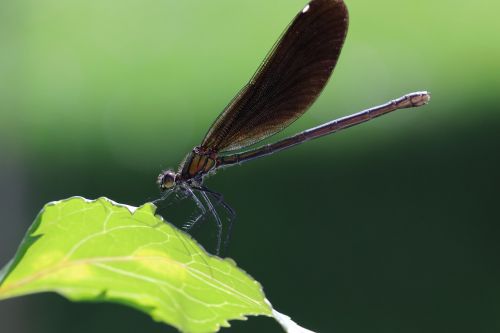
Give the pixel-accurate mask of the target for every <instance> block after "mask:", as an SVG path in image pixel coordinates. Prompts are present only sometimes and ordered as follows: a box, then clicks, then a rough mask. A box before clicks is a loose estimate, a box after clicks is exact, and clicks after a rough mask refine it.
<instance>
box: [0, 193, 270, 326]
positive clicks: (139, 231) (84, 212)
mask: <svg viewBox="0 0 500 333" xmlns="http://www.w3.org/2000/svg"><path fill="white" fill-rule="evenodd" d="M155 209H156V207H155V206H154V205H152V204H145V205H143V206H141V207H139V208H134V207H129V206H125V205H120V204H117V203H114V202H112V201H111V200H109V199H105V198H100V199H98V200H95V201H89V200H86V199H83V198H79V197H75V198H70V199H67V200H63V201H59V202H54V203H50V204H47V205H46V206H45V207H44V209H43V210H42V211H41V213H40V214H39V215H38V217H37V219H36V220H35V222H34V223H33V225H32V226H31V228H30V229H29V230H28V233H27V235H26V236H25V238H24V240H23V242H22V244H21V245H20V247H19V249H18V252H17V253H16V255H15V257H14V259H13V260H12V261H11V262H10V263H9V264H8V265H7V266H5V267H4V268H3V269H2V270H1V271H0V299H5V298H11V297H15V296H21V295H26V294H32V293H39V292H47V291H53V292H57V293H59V294H61V295H63V296H65V297H67V298H69V299H71V300H74V301H109V302H117V303H121V304H125V305H128V306H132V307H134V308H136V309H139V310H141V311H143V312H146V313H148V314H149V315H151V316H152V317H153V318H154V319H155V320H157V321H162V322H165V323H168V324H170V325H172V326H175V327H176V328H178V329H179V330H180V331H183V332H215V331H217V330H218V329H219V327H221V326H229V323H228V320H231V319H245V318H246V316H248V315H266V316H273V315H275V314H274V313H273V311H274V310H273V309H272V308H271V305H270V303H269V302H267V300H266V299H265V297H264V294H263V292H262V288H261V286H260V284H259V283H258V282H256V281H255V280H253V279H252V278H251V277H250V276H249V275H248V274H246V273H245V272H243V271H242V270H240V269H239V268H237V267H236V264H235V263H234V262H233V261H232V260H231V259H221V258H218V257H215V256H212V255H209V254H207V253H206V252H205V251H204V250H203V248H201V247H200V246H199V245H198V244H197V243H196V242H195V241H194V240H193V239H192V238H191V237H190V236H189V235H187V234H185V233H184V232H182V231H180V230H178V229H176V228H175V227H173V226H172V225H170V224H168V223H166V222H165V221H163V220H162V219H161V217H159V216H156V215H155V214H154V213H155Z"/></svg>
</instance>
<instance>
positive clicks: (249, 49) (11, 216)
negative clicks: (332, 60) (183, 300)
mask: <svg viewBox="0 0 500 333" xmlns="http://www.w3.org/2000/svg"><path fill="white" fill-rule="evenodd" d="M304 5H305V1H304V0H273V1H268V0H252V1H235V0H215V1H202V0H189V1H172V0H162V1H159V0H142V1H137V0H135V1H134V0H123V1H115V0H113V1H111V0H99V1H97V0H73V1H60V0H36V1H34V0H17V1H1V2H0V199H1V200H0V264H1V265H3V264H4V263H6V262H7V260H8V259H9V258H11V257H12V256H13V255H14V252H15V250H16V247H17V245H18V243H19V242H20V240H21V238H22V236H23V234H24V232H25V230H26V228H27V227H28V225H29V224H30V223H31V221H32V220H33V219H34V217H35V215H36V214H37V212H38V211H39V210H40V209H41V207H42V206H43V204H45V203H46V202H48V201H52V200H56V199H62V198H66V197H69V196H73V195H82V196H85V197H87V198H97V197H99V196H107V197H110V198H112V199H114V200H116V201H118V202H123V203H128V204H132V205H140V204H142V203H143V202H145V201H147V200H150V199H152V198H156V197H157V196H158V192H157V189H156V185H155V178H156V176H157V174H158V172H159V171H160V170H161V169H163V168H167V167H175V166H177V164H178V163H179V161H180V160H181V159H182V158H183V157H184V155H185V154H186V153H187V152H189V150H190V149H191V148H192V147H193V146H195V145H197V144H199V143H200V141H201V139H202V138H203V136H204V135H205V133H206V130H207V129H208V127H209V125H210V124H211V123H212V121H213V120H214V119H215V117H216V116H217V115H218V114H219V112H220V111H221V110H222V109H223V108H224V106H225V105H226V103H227V102H228V101H229V100H230V99H231V98H232V97H233V96H234V95H235V94H236V92H237V91H238V90H239V89H240V88H241V87H242V86H243V84H245V83H246V81H247V80H248V79H249V78H250V76H251V75H252V74H253V71H254V70H255V69H256V68H257V66H258V65H259V63H260V61H261V60H262V59H263V57H264V56H265V54H266V53H267V51H268V50H269V49H270V47H271V46H272V45H273V43H274V42H275V40H276V39H277V38H278V36H279V35H280V33H281V32H282V31H283V29H284V28H285V27H286V25H287V24H288V23H289V21H290V20H291V19H292V18H293V17H294V15H295V14H296V13H297V12H298V11H299V10H300V9H302V7H303V6H304ZM347 5H348V7H349V9H350V18H351V20H350V22H351V23H350V30H349V33H348V37H347V42H346V44H345V47H344V50H343V53H342V55H341V58H340V61H339V63H338V65H337V68H336V70H335V73H334V75H333V79H332V80H331V81H330V83H329V85H328V86H327V87H326V89H325V91H324V93H323V94H322V96H321V98H320V99H319V100H318V101H317V103H316V104H315V105H314V106H313V107H312V109H311V110H310V111H309V112H308V113H307V114H306V115H305V116H304V117H303V118H302V119H300V120H299V121H297V122H296V123H294V124H293V125H292V126H291V127H290V128H289V129H287V130H286V131H285V132H284V133H282V134H281V135H280V136H283V135H287V134H293V133H295V132H298V131H300V130H303V129H306V128H308V127H311V126H314V125H317V124H320V123H322V122H325V121H328V120H331V119H333V118H336V117H340V116H344V115H347V114H350V113H352V112H355V111H359V110H361V109H363V108H366V107H370V106H373V105H376V104H380V103H383V102H386V101H387V100H389V99H391V98H395V97H399V96H400V95H402V94H404V93H408V92H411V91H415V90H424V89H425V90H429V91H431V92H432V94H433V99H432V101H431V104H430V105H428V106H427V107H425V108H421V109H415V110H404V111H399V112H397V113H394V114H392V115H390V116H387V117H383V118H379V119H377V120H375V121H373V122H370V123H367V124H364V125H361V126H359V127H355V128H352V129H349V130H347V131H344V132H341V133H338V134H335V135H333V136H329V137H325V138H322V139H319V140H316V141H314V142H310V143H307V144H304V145H302V146H300V147H296V148H295V149H293V150H290V151H286V152H282V153H279V154H277V155H274V156H272V157H269V158H265V159H262V160H257V161H253V162H251V163H248V164H246V165H244V166H241V167H234V168H230V169H227V170H226V171H224V172H220V173H219V174H218V175H216V176H214V177H212V178H210V179H209V180H208V181H207V185H208V186H209V187H210V188H213V189H215V190H217V191H220V192H222V193H223V194H224V196H225V198H226V200H227V201H228V202H229V203H230V204H231V205H232V206H233V207H234V208H235V209H236V211H237V212H238V218H237V221H236V226H235V229H234V234H233V238H232V242H231V247H230V256H231V257H233V258H234V259H235V260H236V261H237V262H238V263H239V265H240V266H241V267H242V268H244V269H245V270H246V271H247V272H249V273H250V274H251V275H252V276H254V277H255V278H256V279H257V280H259V281H260V282H261V283H262V284H263V286H264V288H265V292H266V294H267V296H268V298H269V299H270V300H271V302H272V303H273V304H274V305H275V307H276V308H277V309H278V310H280V311H281V312H284V313H286V314H288V315H290V316H291V317H292V318H293V319H295V320H296V321H297V322H299V323H300V324H302V325H304V326H305V327H308V328H310V329H313V330H317V331H319V332H348V333H356V332H363V333H365V332H372V333H375V332H381V333H382V332H384V333H389V332H427V333H430V332H440V333H441V332H467V333H469V332H498V331H500V265H499V260H498V257H499V254H500V243H499V241H498V240H499V232H500V227H499V218H498V201H499V194H498V187H499V185H500V172H499V171H500V149H499V143H500V142H499V138H500V135H499V134H500V124H499V120H500V114H499V112H500V110H499V106H498V105H499V104H500V98H499V93H500V75H499V73H500V43H499V42H498V41H499V39H498V38H499V37H498V33H499V31H500V23H499V22H498V17H497V16H498V12H499V11H500V3H499V2H495V1H487V0H478V1H467V2H466V1H458V2H457V1H444V0H442V1H435V0H419V1H416V0H415V1H390V0H381V1H376V2H374V1H347ZM206 230H212V229H210V228H208V229H206ZM209 233H210V232H209ZM211 236H213V234H212V235H208V236H204V235H199V237H200V239H202V241H203V239H205V238H206V239H208V241H203V242H204V244H206V245H207V248H209V249H211V248H212V247H213V238H211ZM232 323H233V327H232V328H230V329H224V330H223V331H224V332H280V328H279V326H277V324H275V323H274V322H273V321H272V320H271V319H268V318H250V319H249V321H248V322H238V321H236V322H232ZM0 325H1V327H2V328H1V329H0V330H1V331H2V332H9V333H10V332H16V333H28V332H30V333H31V332H37V333H43V332H51V333H59V332H61V333H62V332H68V331H70V332H95V333H99V332H110V331H113V332H114V331H116V332H122V333H127V332H145V333H148V332H174V330H173V329H171V328H170V327H167V326H164V325H160V324H157V323H154V322H153V321H152V320H151V319H150V318H148V317H147V316H145V315H143V314H141V313H138V312H135V311H134V310H131V309H128V308H126V307H123V306H119V305H110V304H75V303H70V302H68V301H66V300H65V299H63V298H61V297H59V296H57V295H53V294H45V295H36V296H30V297H24V298H19V299H13V300H8V301H4V302H1V303H0Z"/></svg>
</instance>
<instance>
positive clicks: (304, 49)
mask: <svg viewBox="0 0 500 333" xmlns="http://www.w3.org/2000/svg"><path fill="white" fill-rule="evenodd" d="M347 25H348V13H347V8H346V6H345V4H344V2H343V1H342V0H312V1H311V2H309V4H308V5H307V6H306V7H304V9H303V10H302V11H301V12H300V13H299V14H298V15H297V16H296V17H295V19H294V20H293V21H292V23H291V24H290V26H289V27H288V29H287V30H286V31H285V32H284V34H283V35H282V37H281V39H280V40H279V41H278V42H277V43H276V44H275V46H274V48H273V49H272V50H271V52H270V53H269V54H268V55H267V57H266V59H265V60H264V62H263V63H262V65H261V66H260V67H259V69H258V70H257V72H256V73H255V74H254V76H253V77H252V79H251V80H250V82H249V83H248V84H247V85H246V86H245V87H243V89H242V90H241V91H240V92H239V93H238V95H236V97H235V98H234V99H233V100H232V101H231V103H229V105H228V106H227V107H226V108H225V109H224V111H223V112H222V113H221V114H220V115H219V117H218V118H217V119H216V120H215V122H214V124H213V125H212V127H211V128H210V130H209V131H208V133H207V135H206V136H205V139H204V140H203V142H202V144H201V145H202V147H205V148H212V149H214V150H216V151H230V150H236V149H240V148H243V147H246V146H249V145H252V144H254V143H256V142H258V141H261V140H263V139H265V138H267V137H269V136H271V135H273V134H276V133H278V132H279V131H281V130H283V129H284V128H285V127H287V126H288V125H290V124H291V123H292V122H294V121H295V120H297V119H298V118H299V117H300V116H302V115H303V114H304V113H305V112H306V111H307V109H308V108H309V107H310V106H311V104H312V103H314V101H315V100H316V98H317V97H318V96H319V94H320V93H321V91H322V90H323V88H324V87H325V85H326V83H327V81H328V78H329V77H330V75H331V73H332V71H333V68H334V67H335V64H336V63H337V59H338V57H339V54H340V50H341V48H342V45H343V43H344V39H345V36H346V33H347Z"/></svg>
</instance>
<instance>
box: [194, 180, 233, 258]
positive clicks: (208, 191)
mask: <svg viewBox="0 0 500 333" xmlns="http://www.w3.org/2000/svg"><path fill="white" fill-rule="evenodd" d="M195 189H196V190H198V191H200V192H202V193H206V195H207V194H208V195H211V196H212V197H213V198H214V200H215V201H214V203H215V205H218V206H219V205H220V206H222V207H223V208H224V209H225V210H226V212H227V220H228V227H227V233H226V238H225V239H224V252H226V251H227V247H228V246H229V241H230V239H231V235H232V232H233V226H234V220H235V219H236V212H235V211H234V209H233V208H232V207H231V206H229V204H228V203H227V202H225V201H224V197H223V195H222V194H220V193H218V192H215V191H212V190H211V189H209V188H207V187H205V186H203V185H201V186H198V187H195Z"/></svg>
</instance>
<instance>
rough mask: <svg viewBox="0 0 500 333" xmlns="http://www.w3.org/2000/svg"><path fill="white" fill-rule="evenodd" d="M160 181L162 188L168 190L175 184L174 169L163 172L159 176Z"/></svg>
mask: <svg viewBox="0 0 500 333" xmlns="http://www.w3.org/2000/svg"><path fill="white" fill-rule="evenodd" d="M158 183H159V185H160V189H161V190H162V191H163V190H167V189H169V188H172V187H174V186H175V173H174V172H173V171H170V170H169V171H165V172H164V173H161V174H160V176H159V177H158Z"/></svg>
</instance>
